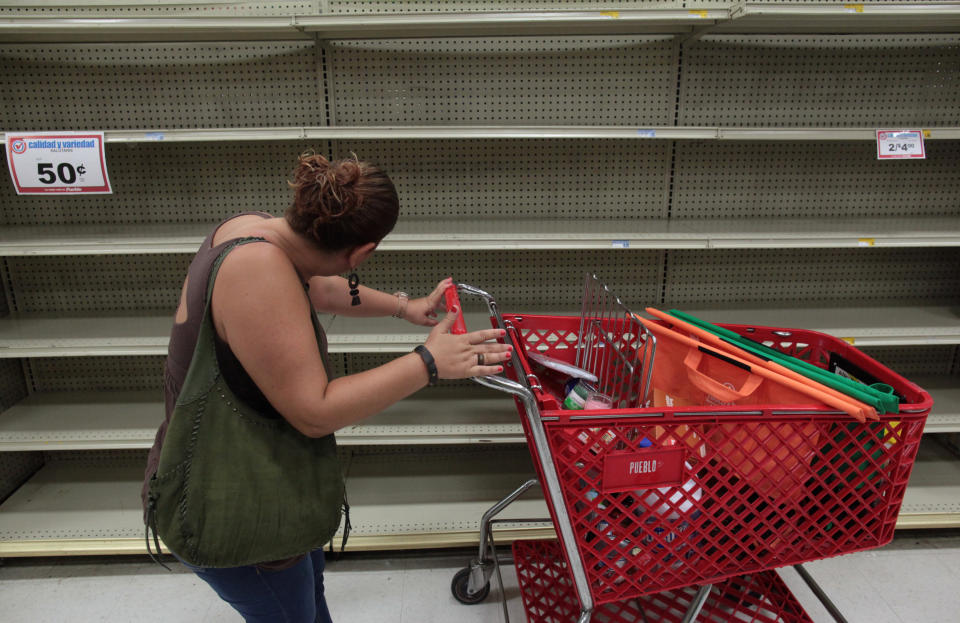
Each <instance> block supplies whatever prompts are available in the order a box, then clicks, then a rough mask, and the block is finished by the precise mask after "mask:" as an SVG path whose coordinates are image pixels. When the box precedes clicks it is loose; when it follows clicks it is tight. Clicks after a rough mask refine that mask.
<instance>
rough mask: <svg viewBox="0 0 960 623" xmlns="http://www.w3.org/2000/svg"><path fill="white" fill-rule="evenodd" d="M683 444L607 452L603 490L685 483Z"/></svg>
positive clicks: (646, 487) (630, 489) (668, 485)
mask: <svg viewBox="0 0 960 623" xmlns="http://www.w3.org/2000/svg"><path fill="white" fill-rule="evenodd" d="M685 454H686V450H684V449H683V448H650V449H649V450H643V451H641V452H631V453H629V454H608V455H606V456H605V457H604V459H603V482H602V484H601V486H600V488H601V489H602V491H603V492H604V493H615V492H617V491H633V490H634V489H651V488H660V487H679V486H680V485H681V484H683V480H684V478H683V457H684V455H685Z"/></svg>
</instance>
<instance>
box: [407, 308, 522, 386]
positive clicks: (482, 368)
mask: <svg viewBox="0 0 960 623" xmlns="http://www.w3.org/2000/svg"><path fill="white" fill-rule="evenodd" d="M458 315H460V309H459V308H454V309H452V310H450V311H449V312H447V315H446V316H445V317H444V319H443V320H441V321H440V323H439V324H437V326H435V327H434V328H433V330H432V331H430V336H429V337H428V338H427V341H426V342H425V343H424V346H426V347H427V350H429V351H430V354H431V355H433V360H434V362H435V363H436V366H437V376H439V377H440V378H441V379H465V378H469V377H471V376H488V375H491V374H496V373H497V372H502V371H503V366H501V365H500V364H501V363H503V362H504V361H507V360H509V359H510V358H511V356H512V354H513V353H512V352H511V351H512V347H511V346H509V345H507V344H500V343H498V342H493V341H491V340H496V339H497V338H500V337H503V336H504V335H505V334H506V331H504V330H503V329H484V330H482V331H474V332H472V333H462V334H453V333H450V329H451V327H453V323H454V322H455V321H456V319H457V316H458ZM477 355H483V365H479V358H478V357H477Z"/></svg>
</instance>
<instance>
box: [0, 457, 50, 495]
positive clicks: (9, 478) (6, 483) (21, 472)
mask: <svg viewBox="0 0 960 623" xmlns="http://www.w3.org/2000/svg"><path fill="white" fill-rule="evenodd" d="M42 466H43V455H42V454H41V453H39V452H0V500H3V499H5V498H6V497H7V496H8V495H10V494H11V493H13V492H14V491H16V489H17V487H19V486H20V485H21V484H23V482H24V481H25V480H26V479H27V478H29V477H30V475H31V474H33V473H34V472H36V471H37V470H38V469H40V468H41V467H42Z"/></svg>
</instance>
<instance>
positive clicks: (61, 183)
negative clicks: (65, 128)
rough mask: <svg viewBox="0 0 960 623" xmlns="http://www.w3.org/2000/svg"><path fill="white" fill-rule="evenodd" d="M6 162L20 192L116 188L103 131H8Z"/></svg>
mask: <svg viewBox="0 0 960 623" xmlns="http://www.w3.org/2000/svg"><path fill="white" fill-rule="evenodd" d="M7 164H8V165H9V167H10V176H11V177H12V178H13V186H14V188H15V189H16V190H17V194H18V195H40V194H46V193H63V194H109V193H111V192H113V191H112V190H111V189H110V180H109V179H108V178H107V160H106V157H105V156H104V153H103V132H20V133H7Z"/></svg>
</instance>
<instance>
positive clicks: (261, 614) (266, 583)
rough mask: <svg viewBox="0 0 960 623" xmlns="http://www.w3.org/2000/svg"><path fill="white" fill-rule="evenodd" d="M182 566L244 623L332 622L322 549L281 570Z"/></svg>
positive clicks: (254, 567) (250, 566)
mask: <svg viewBox="0 0 960 623" xmlns="http://www.w3.org/2000/svg"><path fill="white" fill-rule="evenodd" d="M177 560H180V559H179V557H177ZM180 562H183V561H182V560H181V561H180ZM183 564H184V565H185V566H186V567H187V568H189V569H191V570H192V571H193V572H194V573H196V574H197V575H198V576H199V577H200V579H201V580H203V581H204V582H206V583H207V584H209V585H210V586H211V587H212V588H213V590H215V591H216V592H217V594H218V595H220V598H221V599H223V600H224V601H225V602H227V603H228V604H230V605H231V606H233V607H234V609H236V611H237V612H239V613H240V614H241V615H243V618H244V620H245V621H247V623H332V621H331V619H330V611H329V610H327V601H326V599H324V597H323V568H324V566H325V561H324V558H323V550H322V549H318V550H314V551H313V553H311V554H310V555H309V556H306V557H304V559H303V560H301V561H300V562H298V563H297V564H295V565H294V566H292V567H290V568H289V569H284V570H282V571H268V570H265V569H261V568H259V567H257V566H256V565H248V566H245V567H228V568H224V569H213V568H200V567H194V566H193V565H190V564H187V563H185V562H184V563H183Z"/></svg>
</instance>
